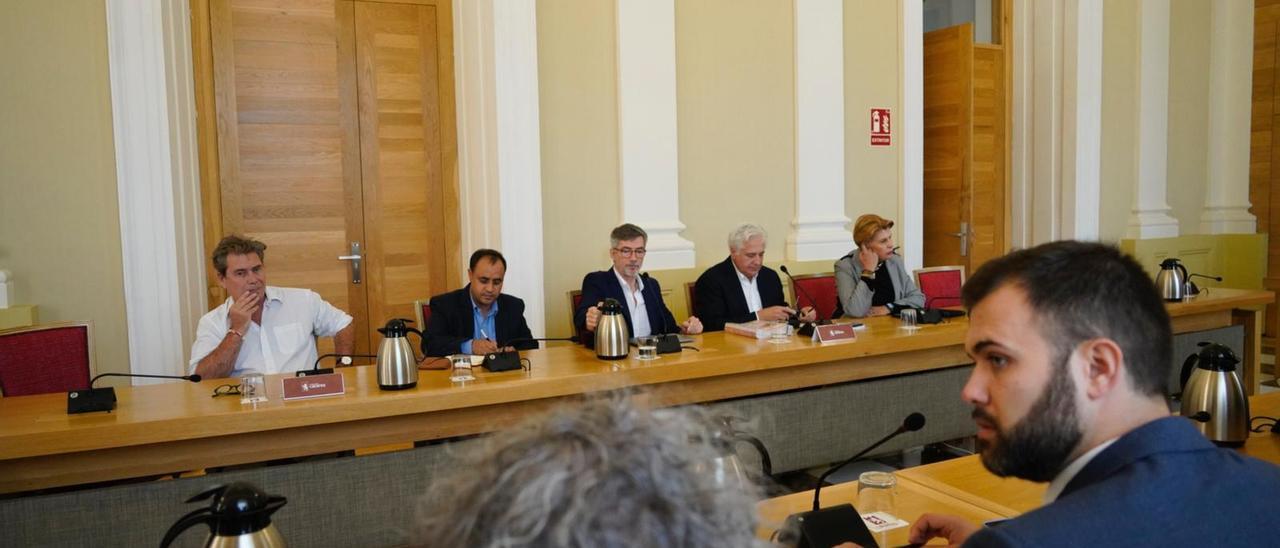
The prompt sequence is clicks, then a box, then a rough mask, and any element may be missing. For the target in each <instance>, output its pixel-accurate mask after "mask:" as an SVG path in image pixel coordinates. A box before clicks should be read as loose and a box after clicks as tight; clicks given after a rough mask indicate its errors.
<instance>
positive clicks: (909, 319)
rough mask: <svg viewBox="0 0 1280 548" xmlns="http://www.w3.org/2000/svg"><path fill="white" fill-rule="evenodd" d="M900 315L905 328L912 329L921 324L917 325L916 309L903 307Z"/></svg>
mask: <svg viewBox="0 0 1280 548" xmlns="http://www.w3.org/2000/svg"><path fill="white" fill-rule="evenodd" d="M898 317H899V318H900V319H901V320H902V328H903V329H909V330H910V329H917V328H919V326H917V325H916V309H914V308H904V309H902V312H900V313H898Z"/></svg>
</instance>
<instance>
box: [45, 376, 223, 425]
mask: <svg viewBox="0 0 1280 548" xmlns="http://www.w3.org/2000/svg"><path fill="white" fill-rule="evenodd" d="M102 377H140V378H144V379H176V380H181V381H191V382H200V375H183V376H177V375H144V374H141V373H103V374H101V375H98V376H96V377H94V378H92V379H90V380H89V389H88V390H72V391H70V392H67V414H68V415H74V414H77V413H92V412H94V411H110V410H112V409H115V408H116V389H115V388H114V387H111V386H108V387H105V388H94V387H93V383H95V382H98V379H101V378H102Z"/></svg>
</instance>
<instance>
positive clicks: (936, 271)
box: [914, 266, 964, 308]
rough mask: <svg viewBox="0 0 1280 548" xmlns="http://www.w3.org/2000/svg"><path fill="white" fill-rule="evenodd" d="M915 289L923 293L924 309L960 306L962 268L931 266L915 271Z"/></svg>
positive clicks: (962, 278)
mask: <svg viewBox="0 0 1280 548" xmlns="http://www.w3.org/2000/svg"><path fill="white" fill-rule="evenodd" d="M914 274H915V278H916V287H919V288H920V291H921V292H923V293H924V306H925V308H945V307H948V306H960V305H961V304H962V303H961V300H960V288H962V287H964V267H963V266H931V267H929V268H920V269H916V270H915V272H914Z"/></svg>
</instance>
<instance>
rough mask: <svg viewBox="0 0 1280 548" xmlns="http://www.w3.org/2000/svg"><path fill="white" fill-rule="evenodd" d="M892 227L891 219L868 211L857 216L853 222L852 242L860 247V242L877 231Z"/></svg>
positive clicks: (867, 239)
mask: <svg viewBox="0 0 1280 548" xmlns="http://www.w3.org/2000/svg"><path fill="white" fill-rule="evenodd" d="M892 228H893V221H890V220H889V219H886V218H884V217H881V216H879V215H876V214H875V213H868V214H866V215H863V216H861V217H858V220H857V222H855V223H853V243H854V244H856V245H857V246H858V247H862V243H863V242H866V241H869V240H871V238H873V237H875V235H876V233H877V232H880V231H881V230H889V229H892Z"/></svg>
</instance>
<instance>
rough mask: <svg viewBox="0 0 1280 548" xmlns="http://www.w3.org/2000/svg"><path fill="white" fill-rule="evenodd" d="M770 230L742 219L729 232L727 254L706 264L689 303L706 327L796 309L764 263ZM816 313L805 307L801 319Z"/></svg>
mask: <svg viewBox="0 0 1280 548" xmlns="http://www.w3.org/2000/svg"><path fill="white" fill-rule="evenodd" d="M768 243H769V234H768V233H767V232H765V231H764V228H761V227H760V226H759V225H754V224H750V223H744V224H741V225H738V226H737V227H736V228H734V229H733V231H732V232H730V233H729V257H728V258H727V259H725V260H724V261H721V262H720V264H717V265H715V266H713V267H711V268H708V269H707V271H706V272H703V273H702V275H701V276H699V277H698V281H697V283H696V284H694V294H695V295H696V296H695V299H697V302H695V303H690V304H691V306H692V307H693V311H694V314H697V315H698V317H699V318H701V319H702V326H703V328H704V329H705V330H707V331H721V330H723V329H724V324H725V323H726V322H731V323H745V322H749V321H752V320H769V321H782V320H787V319H789V318H791V316H792V315H794V314H795V313H796V311H795V309H793V308H791V307H790V306H788V305H787V300H786V296H784V295H783V294H782V280H781V279H780V278H779V277H778V273H777V272H774V271H773V269H772V268H769V267H767V266H764V251H765V246H766V245H768ZM815 319H817V314H816V313H815V312H814V310H813V309H812V308H810V307H805V309H804V310H803V311H801V314H800V320H801V321H805V322H811V321H813V320H815Z"/></svg>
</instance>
